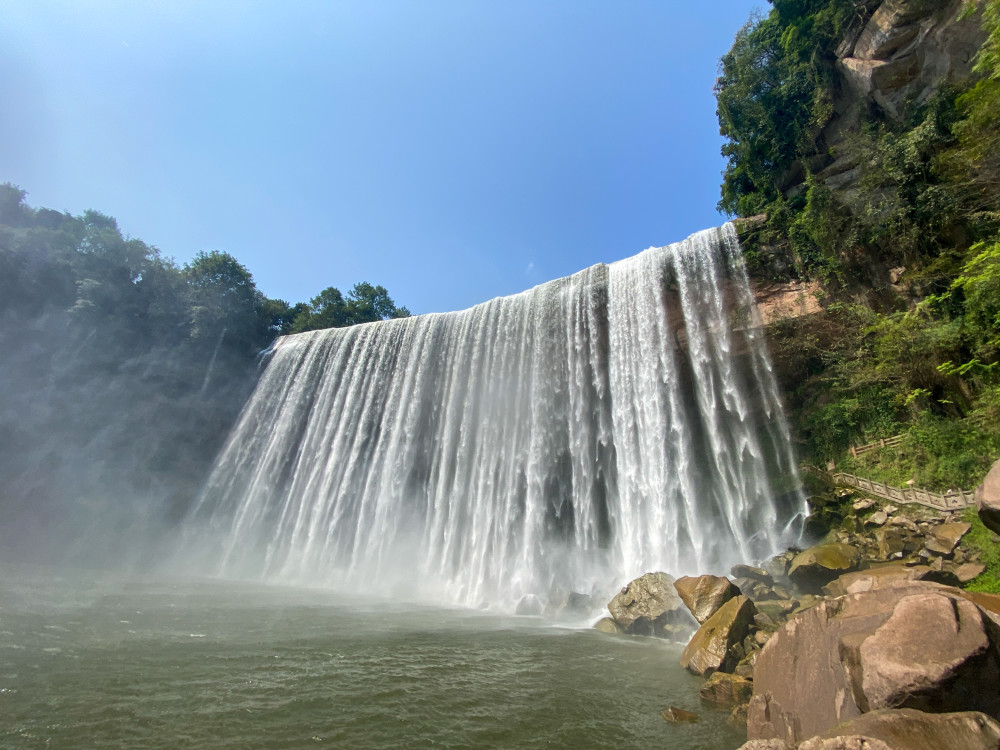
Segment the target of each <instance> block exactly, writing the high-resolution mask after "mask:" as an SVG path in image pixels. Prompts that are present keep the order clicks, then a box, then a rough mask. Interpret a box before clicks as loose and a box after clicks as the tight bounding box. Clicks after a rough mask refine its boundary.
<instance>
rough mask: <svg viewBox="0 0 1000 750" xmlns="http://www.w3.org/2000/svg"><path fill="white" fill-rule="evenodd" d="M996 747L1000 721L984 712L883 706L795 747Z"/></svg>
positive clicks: (827, 749) (900, 749) (999, 739)
mask: <svg viewBox="0 0 1000 750" xmlns="http://www.w3.org/2000/svg"><path fill="white" fill-rule="evenodd" d="M855 748H857V749H858V750H861V749H862V748H864V750H876V748H889V749H890V750H941V748H956V750H957V748H962V750H998V749H1000V724H998V723H997V722H996V721H995V720H994V719H992V718H991V717H989V716H987V715H986V714H984V713H980V712H978V711H962V712H957V713H945V714H930V713H925V712H923V711H915V710H913V709H906V708H903V709H895V710H893V709H884V710H881V711H873V712H872V713H868V714H865V715H863V716H859V717H858V718H856V719H853V720H851V721H849V722H847V723H846V724H842V725H840V726H838V727H837V728H836V729H833V730H830V731H829V732H826V733H824V734H821V735H819V736H818V737H813V738H811V739H808V740H806V741H805V742H803V743H802V744H801V745H799V750H853V749H855Z"/></svg>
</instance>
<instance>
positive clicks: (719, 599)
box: [674, 575, 740, 625]
mask: <svg viewBox="0 0 1000 750" xmlns="http://www.w3.org/2000/svg"><path fill="white" fill-rule="evenodd" d="M674 588H675V589H677V593H678V595H679V596H680V598H681V601H683V602H684V604H685V605H686V606H687V608H688V609H689V610H690V612H691V614H692V615H694V619H696V620H697V621H698V624H699V625H700V624H702V623H703V622H705V620H707V619H708V618H709V617H711V616H712V615H714V614H715V613H716V612H717V611H718V610H719V607H721V606H722V605H723V604H725V603H726V602H728V601H729V600H730V599H732V598H733V597H734V596H739V595H740V590H739V589H738V588H737V587H736V586H735V585H733V583H732V581H730V580H729V579H728V578H723V577H720V576H708V575H705V576H697V577H692V576H684V577H683V578H678V579H677V580H676V581H674Z"/></svg>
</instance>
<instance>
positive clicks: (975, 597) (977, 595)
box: [960, 591, 1000, 623]
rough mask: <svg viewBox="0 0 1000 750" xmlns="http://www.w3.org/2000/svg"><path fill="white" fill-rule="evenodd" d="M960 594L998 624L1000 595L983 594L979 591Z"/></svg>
mask: <svg viewBox="0 0 1000 750" xmlns="http://www.w3.org/2000/svg"><path fill="white" fill-rule="evenodd" d="M960 593H961V594H962V596H964V597H965V598H966V599H968V600H969V601H970V602H972V603H973V604H975V605H977V606H978V607H979V608H980V609H982V610H983V611H984V612H985V613H986V614H988V615H989V616H990V617H992V618H993V621H994V622H996V623H1000V594H985V593H983V592H981V591H962V592H960Z"/></svg>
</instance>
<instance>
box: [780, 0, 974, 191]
mask: <svg viewBox="0 0 1000 750" xmlns="http://www.w3.org/2000/svg"><path fill="white" fill-rule="evenodd" d="M982 5H983V0H946V1H945V2H940V0H884V1H883V2H880V3H879V2H870V3H868V5H867V7H864V8H863V9H862V11H861V12H860V13H859V15H858V18H857V21H856V22H855V23H854V24H853V25H851V26H850V27H849V28H848V31H847V33H846V35H845V36H844V38H843V39H842V40H841V42H840V44H839V45H838V46H837V50H836V55H837V62H836V71H837V77H838V84H839V85H838V90H837V95H836V96H835V98H834V103H833V106H834V115H833V117H832V119H831V120H830V122H829V123H828V124H827V125H826V127H825V128H824V129H823V131H822V133H821V134H820V137H819V138H818V139H817V154H816V155H815V156H814V157H813V158H812V159H809V160H807V164H805V165H802V164H799V165H796V166H797V169H795V170H794V171H793V173H792V174H790V175H789V176H788V177H789V179H788V180H787V181H788V182H789V184H790V192H794V191H795V190H796V188H798V189H801V187H800V186H801V180H802V179H803V177H804V173H805V170H804V169H803V167H808V168H809V170H810V171H811V172H812V173H814V174H816V176H817V178H818V180H819V181H821V182H822V183H823V184H825V185H826V186H827V187H828V188H830V189H831V190H834V191H837V192H839V193H840V194H841V195H842V197H843V198H844V202H845V203H850V202H851V195H850V192H851V190H852V188H853V187H854V185H855V184H856V183H857V181H858V179H859V178H860V177H861V174H862V172H863V169H864V165H863V164H860V163H859V159H858V156H857V155H856V154H855V153H854V152H853V150H852V149H851V147H850V141H851V136H852V135H854V134H856V133H857V132H858V130H859V129H860V128H861V124H862V118H863V117H864V116H865V115H869V114H872V115H875V116H876V117H881V118H886V119H888V120H891V121H896V122H902V121H903V120H905V119H906V117H907V116H908V115H909V114H910V113H912V111H913V109H914V108H915V107H918V106H920V105H922V104H925V103H926V102H927V101H928V100H930V98H931V97H932V96H933V95H934V94H935V93H937V92H938V91H939V90H940V89H941V88H942V87H943V86H949V85H960V84H962V83H964V82H966V81H968V80H969V79H970V77H971V76H972V75H973V71H972V66H973V63H974V60H975V56H976V52H977V51H978V50H979V48H980V46H982V44H983V41H984V40H985V38H986V36H985V32H984V31H983V29H982V25H981V22H982Z"/></svg>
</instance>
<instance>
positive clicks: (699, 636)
mask: <svg viewBox="0 0 1000 750" xmlns="http://www.w3.org/2000/svg"><path fill="white" fill-rule="evenodd" d="M756 614H757V609H756V608H755V607H754V605H753V602H752V601H750V599H748V598H747V597H745V596H742V595H741V596H737V597H734V598H732V599H730V600H729V601H728V602H726V603H725V604H723V605H722V607H721V608H720V609H719V611H718V612H716V613H715V614H714V615H712V616H711V617H709V618H708V620H706V621H705V622H704V624H702V626H701V627H700V628H698V632H696V633H695V634H694V636H692V638H691V641H690V642H689V643H688V645H687V646H685V647H684V652H683V653H682V654H681V666H682V667H684V668H685V669H688V670H690V671H692V672H694V673H695V674H700V675H702V676H705V675H708V674H711V673H712V672H727V671H729V670H731V669H732V668H733V667H735V666H736V664H737V663H739V661H740V659H742V658H743V656H745V654H740V653H737V652H735V651H733V648H734V646H736V645H738V644H739V643H740V642H741V641H742V640H743V639H744V638H746V636H747V635H748V634H749V632H750V628H751V626H752V625H753V622H754V619H753V618H754V615H756Z"/></svg>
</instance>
